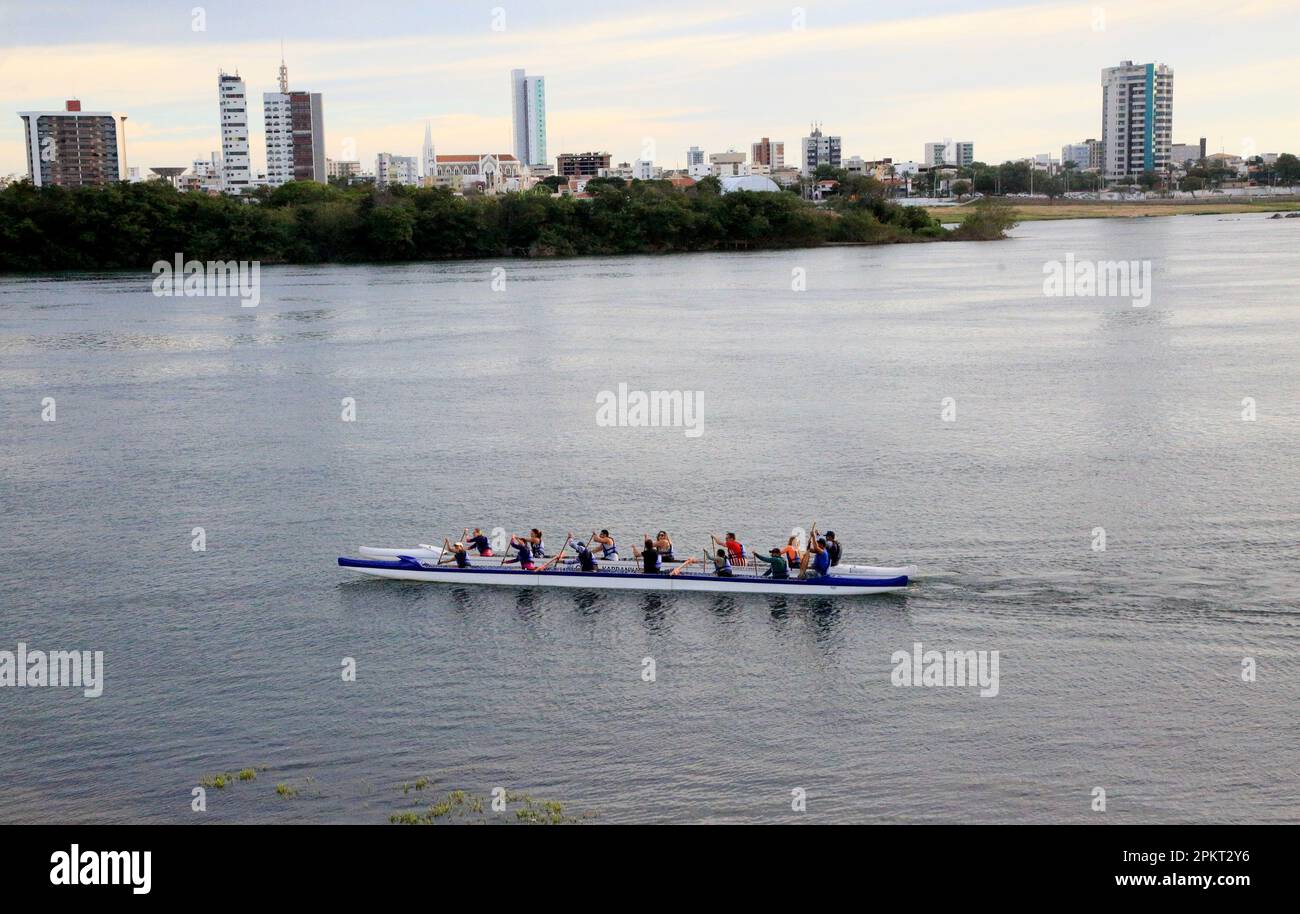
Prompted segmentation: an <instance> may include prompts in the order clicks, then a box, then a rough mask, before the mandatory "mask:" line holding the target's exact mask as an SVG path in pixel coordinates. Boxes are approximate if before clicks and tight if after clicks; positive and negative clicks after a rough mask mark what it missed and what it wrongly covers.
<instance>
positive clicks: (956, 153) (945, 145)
mask: <svg viewBox="0 0 1300 914" xmlns="http://www.w3.org/2000/svg"><path fill="white" fill-rule="evenodd" d="M922 161H924V162H925V164H926V165H955V166H956V167H958V168H966V167H967V166H969V165H970V164H971V163H972V162H974V161H975V144H974V143H972V142H971V141H970V140H949V139H945V140H943V141H942V142H937V143H926V144H925V156H924V158H923V159H922Z"/></svg>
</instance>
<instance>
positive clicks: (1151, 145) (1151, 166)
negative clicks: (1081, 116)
mask: <svg viewBox="0 0 1300 914" xmlns="http://www.w3.org/2000/svg"><path fill="white" fill-rule="evenodd" d="M1173 126H1174V71H1173V70H1171V69H1170V68H1169V67H1167V66H1165V65H1164V64H1154V63H1146V64H1134V63H1133V61H1131V60H1125V61H1123V62H1122V63H1121V64H1120V65H1119V66H1118V67H1107V68H1106V69H1104V70H1102V71H1101V141H1102V145H1103V155H1104V157H1105V167H1104V173H1105V176H1106V180H1107V181H1131V180H1133V179H1135V178H1137V177H1138V176H1139V175H1141V174H1142V173H1143V172H1144V171H1155V172H1160V171H1164V170H1165V168H1166V167H1167V166H1168V165H1169V162H1170V159H1169V152H1170V149H1169V147H1170V145H1171V144H1172V137H1173Z"/></svg>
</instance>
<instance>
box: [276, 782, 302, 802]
mask: <svg viewBox="0 0 1300 914" xmlns="http://www.w3.org/2000/svg"><path fill="white" fill-rule="evenodd" d="M275 792H276V793H278V794H279V795H280V796H282V797H284V798H286V799H288V798H289V797H296V796H297V795H298V788H296V787H290V786H289V785H288V784H276V785H275Z"/></svg>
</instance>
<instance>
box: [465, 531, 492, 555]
mask: <svg viewBox="0 0 1300 914" xmlns="http://www.w3.org/2000/svg"><path fill="white" fill-rule="evenodd" d="M469 545H470V546H471V547H472V548H474V549H477V550H478V554H479V555H484V556H486V555H491V554H492V542H491V540H489V539H488V538H487V537H486V536H484V535H483V531H482V530H480V529H479V528H478V527H475V528H474V535H473V536H471V537H470V538H469Z"/></svg>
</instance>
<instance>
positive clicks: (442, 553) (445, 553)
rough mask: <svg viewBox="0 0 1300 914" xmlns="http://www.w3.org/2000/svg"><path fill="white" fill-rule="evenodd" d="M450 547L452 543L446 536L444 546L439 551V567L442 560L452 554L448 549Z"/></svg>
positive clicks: (443, 541)
mask: <svg viewBox="0 0 1300 914" xmlns="http://www.w3.org/2000/svg"><path fill="white" fill-rule="evenodd" d="M449 545H450V543H448V542H447V537H445V536H444V537H443V538H442V546H441V547H439V549H438V564H439V565H441V564H442V560H443V559H444V558H446V557H447V556H448V555H449V554H451V550H450V549H448V548H447V547H448V546H449Z"/></svg>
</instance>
